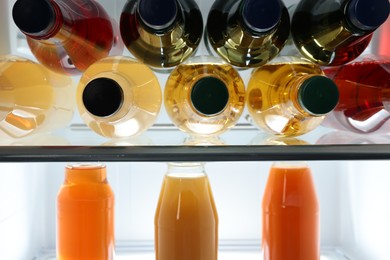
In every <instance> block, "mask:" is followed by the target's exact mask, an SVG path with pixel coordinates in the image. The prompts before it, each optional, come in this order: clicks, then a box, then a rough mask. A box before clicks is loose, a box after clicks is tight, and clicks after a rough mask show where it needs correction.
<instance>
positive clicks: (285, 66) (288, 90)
mask: <svg viewBox="0 0 390 260" xmlns="http://www.w3.org/2000/svg"><path fill="white" fill-rule="evenodd" d="M247 93H248V96H247V108H248V112H249V115H250V119H251V120H252V122H253V123H254V124H256V125H257V126H258V127H259V128H260V129H262V130H264V131H266V132H268V133H271V134H274V135H280V136H298V135H302V134H305V133H307V132H309V131H311V130H313V129H314V128H316V127H317V126H318V125H320V124H321V122H322V121H323V119H324V117H325V115H326V114H327V113H329V112H330V111H332V109H334V107H335V106H336V105H337V102H338V96H339V93H338V90H337V86H336V85H335V84H334V83H333V81H332V80H330V79H329V78H327V77H326V76H325V74H324V72H323V71H322V70H321V68H320V67H319V66H318V65H316V64H314V63H312V62H309V61H307V60H304V59H300V58H296V57H287V56H285V57H278V58H276V59H274V60H273V61H272V62H270V63H268V64H266V65H263V66H261V67H259V68H257V69H255V70H254V71H253V72H252V75H251V78H250V80H249V83H248V89H247Z"/></svg>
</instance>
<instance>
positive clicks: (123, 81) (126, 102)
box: [76, 56, 162, 138]
mask: <svg viewBox="0 0 390 260" xmlns="http://www.w3.org/2000/svg"><path fill="white" fill-rule="evenodd" d="M76 101H77V106H78V111H79V113H80V116H81V118H82V119H83V120H84V122H85V123H86V124H87V126H88V127H90V128H91V129H92V130H93V131H94V132H96V133H98V134H100V135H102V136H104V137H108V138H125V137H134V136H137V135H139V134H141V133H143V132H144V131H146V130H147V129H148V128H149V127H150V126H152V124H153V123H154V122H155V120H156V119H157V116H158V114H159V112H160V108H161V103H162V93H161V88H160V84H159V82H158V79H157V77H156V75H155V74H154V73H153V71H152V70H151V69H150V68H149V67H148V66H146V65H145V64H143V63H141V62H138V61H136V60H134V59H132V58H128V57H124V56H115V57H107V58H104V59H101V60H99V61H98V62H95V63H94V64H93V65H91V66H90V67H89V68H88V69H87V70H86V71H85V72H84V73H83V75H82V77H81V79H80V81H79V85H78V87H77V93H76Z"/></svg>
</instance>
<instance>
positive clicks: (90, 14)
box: [12, 0, 123, 75]
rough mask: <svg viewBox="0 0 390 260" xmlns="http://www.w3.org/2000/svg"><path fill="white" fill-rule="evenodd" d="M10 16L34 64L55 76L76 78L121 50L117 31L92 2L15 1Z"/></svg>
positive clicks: (105, 14)
mask: <svg viewBox="0 0 390 260" xmlns="http://www.w3.org/2000/svg"><path fill="white" fill-rule="evenodd" d="M12 15H13V19H14V22H15V24H16V25H17V26H18V27H19V29H20V30H21V31H22V32H23V33H24V34H25V35H26V36H27V42H28V45H29V47H30V49H31V51H32V53H33V54H34V56H35V57H36V58H37V60H38V61H39V62H40V63H42V64H43V65H45V66H46V67H48V68H49V69H51V70H53V71H55V72H58V73H62V74H70V75H77V74H80V73H81V72H83V71H85V70H86V69H87V68H88V67H89V65H91V64H92V63H94V62H96V61H97V60H99V59H101V58H104V57H106V56H108V55H109V54H121V53H122V50H123V44H121V39H120V37H119V29H116V30H115V29H114V28H113V23H112V19H111V18H110V17H109V15H108V14H107V12H106V11H105V10H104V9H103V7H102V6H101V5H100V4H99V3H98V2H96V1H94V0H55V1H54V0H17V1H16V3H15V5H14V7H13V10H12ZM115 33H116V35H115ZM110 51H111V52H113V53H110Z"/></svg>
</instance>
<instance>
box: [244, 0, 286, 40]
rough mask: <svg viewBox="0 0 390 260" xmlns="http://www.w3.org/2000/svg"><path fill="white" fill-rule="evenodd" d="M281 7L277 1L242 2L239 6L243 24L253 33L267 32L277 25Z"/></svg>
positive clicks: (252, 0) (251, 0) (246, 0)
mask: <svg viewBox="0 0 390 260" xmlns="http://www.w3.org/2000/svg"><path fill="white" fill-rule="evenodd" d="M282 5H283V4H282V3H281V1H279V0H244V1H243V2H242V5H241V15H242V19H243V21H244V24H245V25H246V26H247V27H248V28H249V29H250V30H252V31H254V32H257V33H264V32H267V31H269V30H271V29H272V28H274V27H275V26H276V25H277V24H278V22H279V20H280V18H281V16H282V7H283V6H282Z"/></svg>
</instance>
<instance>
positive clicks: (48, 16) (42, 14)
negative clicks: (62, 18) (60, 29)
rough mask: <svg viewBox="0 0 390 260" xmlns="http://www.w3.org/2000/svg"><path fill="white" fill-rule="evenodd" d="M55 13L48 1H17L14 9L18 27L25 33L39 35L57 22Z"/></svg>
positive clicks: (13, 14) (13, 13) (14, 17)
mask: <svg viewBox="0 0 390 260" xmlns="http://www.w3.org/2000/svg"><path fill="white" fill-rule="evenodd" d="M55 16H56V15H55V11H54V9H53V7H52V6H51V4H50V3H49V2H48V1H46V0H17V1H16V2H15V4H14V6H13V9H12V17H13V20H14V22H15V24H16V26H17V27H18V28H19V29H20V30H21V31H23V32H25V33H30V34H34V33H39V32H42V31H44V30H46V29H47V28H49V27H50V26H51V25H52V24H53V23H54V21H55Z"/></svg>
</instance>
